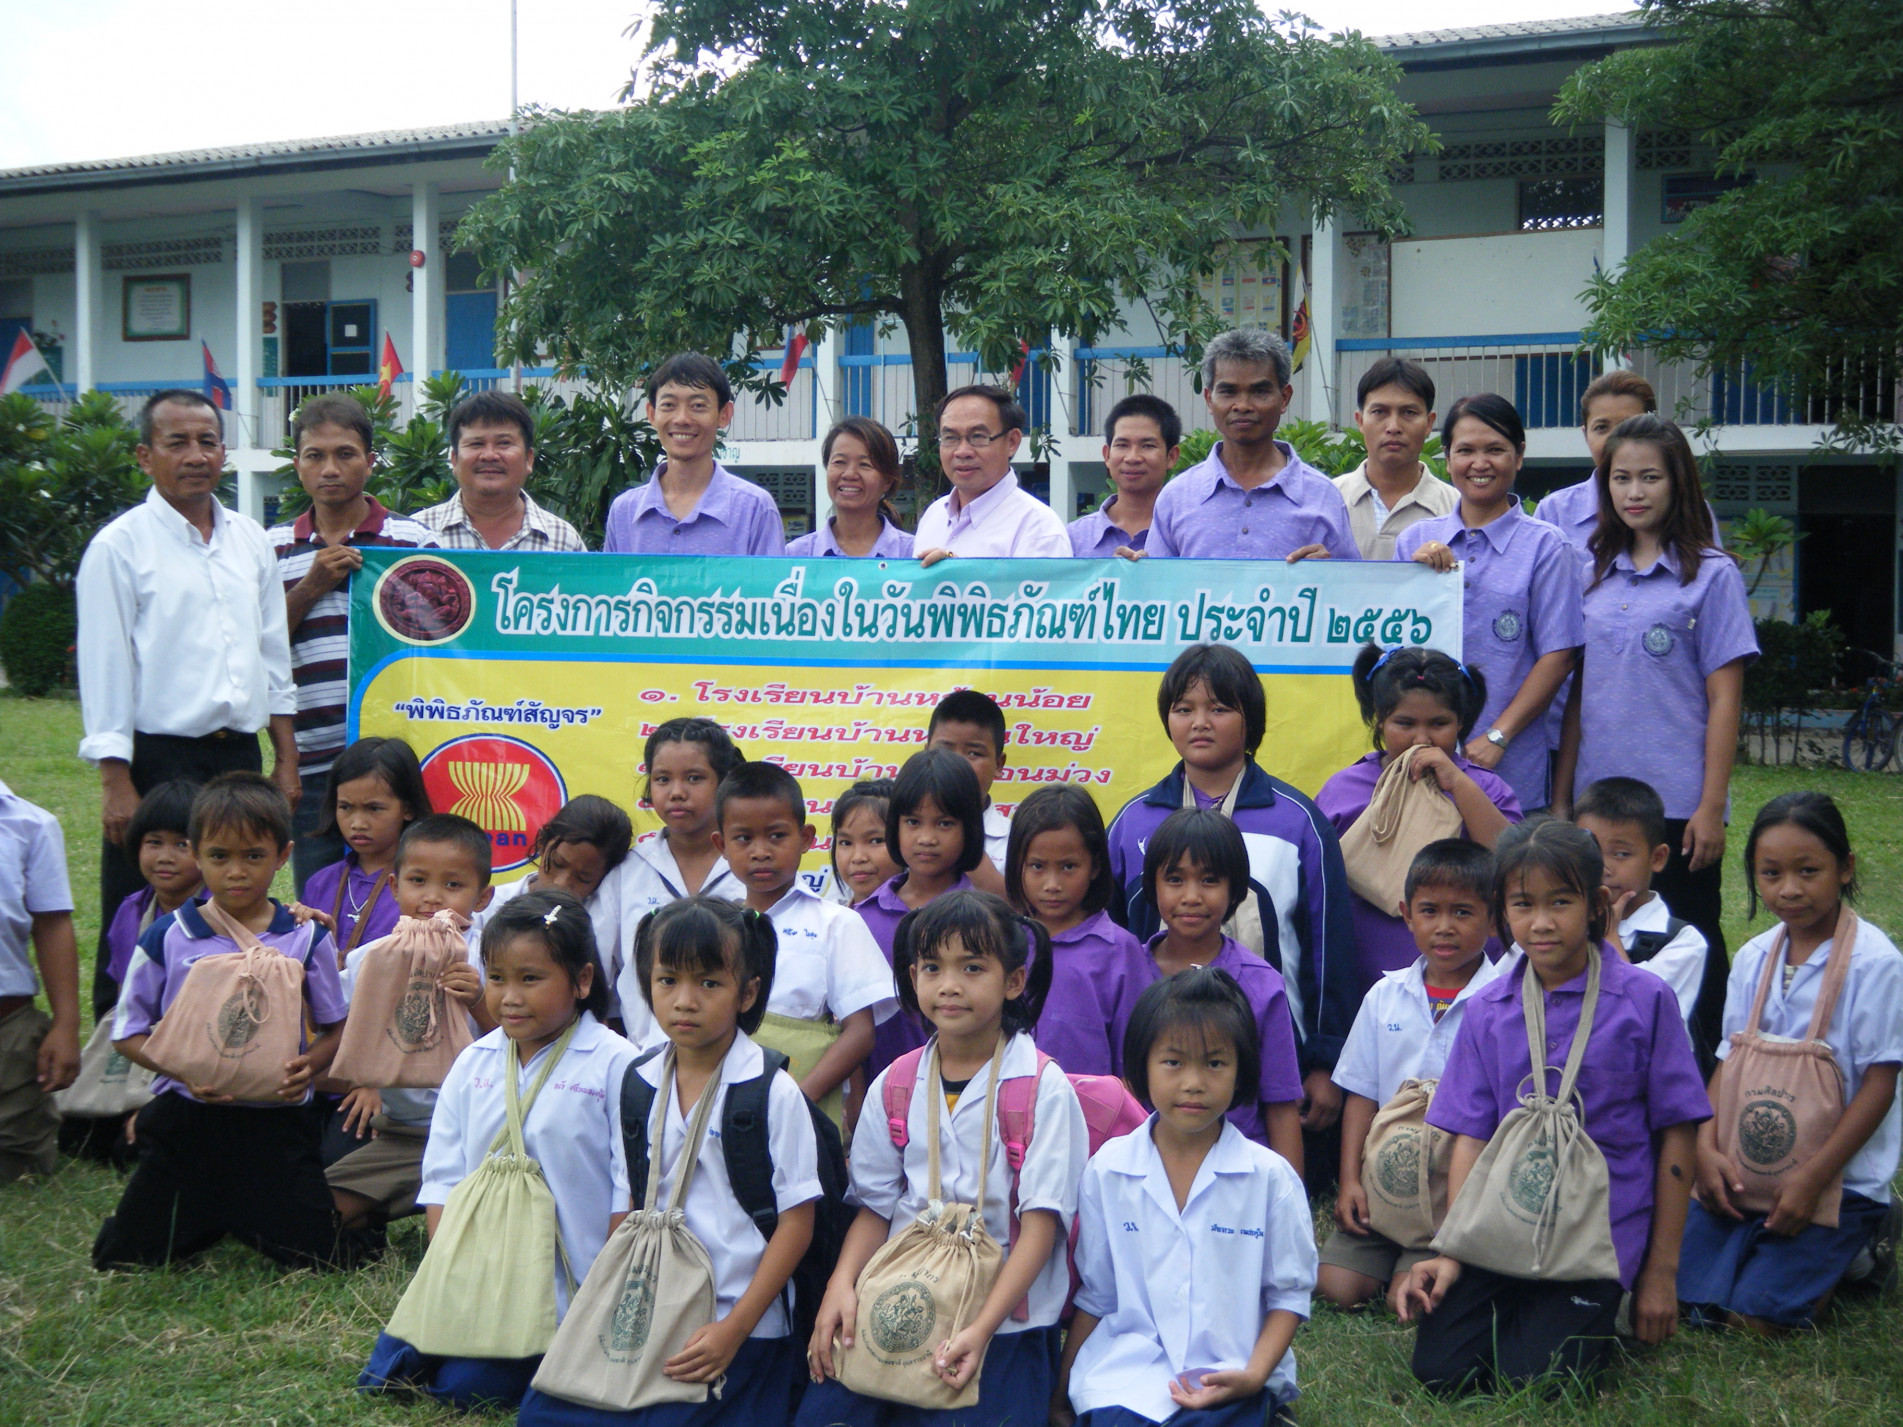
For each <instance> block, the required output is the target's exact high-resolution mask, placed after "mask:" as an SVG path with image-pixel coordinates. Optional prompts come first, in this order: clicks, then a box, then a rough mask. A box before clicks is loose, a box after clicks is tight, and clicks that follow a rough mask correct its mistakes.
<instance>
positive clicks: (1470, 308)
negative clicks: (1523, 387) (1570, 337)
mask: <svg viewBox="0 0 1903 1427" xmlns="http://www.w3.org/2000/svg"><path fill="white" fill-rule="evenodd" d="M1599 252H1600V232H1599V230H1598V229H1597V228H1576V229H1569V230H1563V231H1560V232H1552V233H1503V234H1498V235H1495V236H1492V237H1484V238H1429V239H1425V240H1422V239H1412V240H1409V241H1406V242H1400V243H1396V244H1394V245H1393V249H1392V261H1393V273H1394V287H1393V303H1394V306H1393V335H1394V336H1396V337H1453V336H1460V337H1483V336H1495V335H1506V334H1510V333H1525V332H1576V331H1578V330H1579V327H1580V324H1581V323H1582V322H1583V321H1584V320H1585V318H1586V307H1585V304H1584V303H1583V302H1581V301H1580V299H1579V294H1580V293H1581V292H1582V291H1583V290H1584V289H1585V286H1586V284H1587V283H1588V282H1589V281H1590V280H1591V278H1592V273H1593V263H1594V261H1595V260H1596V259H1597V258H1598V256H1599Z"/></svg>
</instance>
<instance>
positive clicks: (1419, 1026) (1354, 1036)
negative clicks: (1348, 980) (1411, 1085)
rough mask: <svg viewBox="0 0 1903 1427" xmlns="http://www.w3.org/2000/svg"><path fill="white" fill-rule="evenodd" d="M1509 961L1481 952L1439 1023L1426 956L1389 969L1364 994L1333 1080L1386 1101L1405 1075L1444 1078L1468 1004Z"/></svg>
mask: <svg viewBox="0 0 1903 1427" xmlns="http://www.w3.org/2000/svg"><path fill="white" fill-rule="evenodd" d="M1506 961H1507V958H1506V957H1504V956H1503V957H1501V958H1500V960H1499V961H1498V962H1492V961H1488V960H1487V958H1486V956H1485V955H1484V954H1483V955H1482V956H1481V958H1480V964H1479V965H1478V966H1477V967H1475V968H1474V974H1473V979H1472V980H1471V981H1469V982H1468V983H1467V984H1466V985H1465V986H1463V987H1461V988H1460V994H1459V995H1458V996H1456V997H1454V1004H1453V1005H1451V1006H1449V1007H1448V1008H1447V1010H1446V1012H1445V1014H1443V1015H1442V1016H1441V1018H1440V1020H1439V1021H1438V1022H1436V1021H1435V1019H1434V1008H1433V1006H1432V1005H1431V1004H1429V1002H1428V999H1427V958H1425V957H1417V958H1415V961H1414V964H1413V965H1412V966H1404V967H1402V968H1401V969H1400V970H1398V971H1389V972H1387V973H1385V974H1384V975H1383V976H1382V977H1381V979H1380V980H1379V981H1377V982H1375V983H1374V985H1372V986H1370V987H1369V988H1368V994H1367V995H1365V996H1363V997H1362V998H1361V1009H1360V1010H1359V1011H1357V1012H1356V1013H1355V1023H1354V1025H1353V1026H1351V1027H1350V1028H1349V1030H1348V1039H1347V1040H1345V1041H1343V1042H1342V1045H1341V1056H1340V1058H1339V1059H1337V1060H1336V1061H1335V1070H1334V1074H1333V1077H1332V1078H1333V1080H1334V1082H1335V1084H1337V1085H1339V1086H1340V1087H1341V1088H1342V1089H1343V1090H1346V1091H1347V1092H1348V1093H1349V1094H1350V1095H1359V1096H1361V1097H1362V1098H1363V1099H1366V1100H1372V1101H1374V1103H1375V1104H1377V1105H1385V1104H1387V1103H1388V1101H1390V1100H1392V1099H1393V1098H1394V1092H1395V1091H1397V1090H1399V1089H1400V1088H1401V1082H1402V1081H1403V1080H1438V1079H1440V1073H1441V1071H1442V1070H1444V1069H1445V1068H1446V1066H1447V1052H1448V1051H1450V1050H1452V1049H1453V1045H1454V1035H1455V1033H1456V1032H1458V1031H1459V1030H1460V1023H1461V1021H1462V1020H1464V1019H1465V1018H1466V1010H1467V1003H1468V1002H1469V1001H1471V1000H1472V999H1473V998H1474V996H1475V995H1476V994H1477V993H1479V992H1480V991H1482V990H1484V989H1485V988H1486V987H1487V985H1488V983H1489V982H1492V981H1494V980H1496V979H1498V978H1499V977H1500V975H1501V974H1502V973H1503V971H1504V969H1505V963H1506Z"/></svg>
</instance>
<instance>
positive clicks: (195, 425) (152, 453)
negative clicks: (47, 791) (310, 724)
mask: <svg viewBox="0 0 1903 1427" xmlns="http://www.w3.org/2000/svg"><path fill="white" fill-rule="evenodd" d="M138 459H139V468H140V469H141V470H143V471H144V472H145V473H146V475H148V476H150V477H151V479H152V489H151V491H150V492H149V493H148V494H147V496H146V498H145V501H144V503H143V504H141V505H138V506H135V507H134V508H133V509H131V510H129V511H127V512H126V513H125V514H123V515H121V516H119V517H118V518H117V519H115V520H113V521H112V522H111V523H110V524H108V525H107V526H106V527H105V528H104V529H103V530H101V531H100V532H99V533H98V534H97V535H95V536H94V537H93V539H92V543H91V544H89V545H88V546H87V547H86V553H85V555H84V556H83V557H82V558H81V560H80V562H79V582H78V585H79V589H78V593H79V702H80V713H81V717H82V719H83V721H84V724H85V737H84V738H82V739H81V740H80V744H79V756H80V757H81V758H85V759H87V760H89V761H91V762H93V763H95V764H97V765H98V767H99V782H100V789H101V793H102V795H103V798H102V802H103V807H102V810H101V811H102V816H101V821H102V823H103V825H104V831H105V846H104V847H103V849H102V850H101V862H100V871H99V896H100V910H101V916H100V922H99V925H100V927H101V929H102V930H101V934H100V939H99V950H98V964H99V967H100V968H101V974H100V975H98V976H97V977H96V979H95V982H94V988H95V989H94V1010H95V1012H96V1013H98V1014H104V1012H105V1011H107V1010H110V1009H111V1006H112V996H113V991H114V986H113V982H112V979H111V978H110V977H108V976H106V975H104V974H103V968H104V967H105V965H106V961H107V956H108V952H107V947H106V940H105V933H104V928H105V927H107V926H108V925H109V924H110V923H111V921H112V914H113V913H114V912H116V911H117V910H118V908H119V903H120V902H122V901H124V900H125V899H126V898H127V897H128V896H130V895H131V894H132V893H133V892H136V891H137V890H138V889H139V888H140V886H142V885H143V884H142V882H141V879H140V877H139V869H138V867H137V866H136V865H134V864H133V863H131V862H130V861H128V860H127V858H126V857H125V855H124V853H123V852H122V851H121V849H120V846H119V843H120V839H121V838H122V837H123V836H124V835H125V829H126V823H127V821H128V820H129V819H130V818H131V816H132V814H133V812H134V811H135V810H136V809H137V808H138V806H139V799H140V798H141V797H143V796H144V795H145V793H146V792H147V790H149V789H150V788H152V787H153V786H155V785H156V784H159V783H163V782H165V781H167V780H168V779H172V778H189V779H192V780H195V781H198V782H203V781H206V780H207V779H210V778H213V777H215V776H217V775H218V774H220V773H227V772H231V771H234V770H238V769H244V770H249V771H251V772H261V771H262V769H263V762H264V760H263V757H262V755H261V753H260V752H259V749H258V732H259V730H260V729H263V728H265V727H267V726H268V727H269V729H270V735H271V749H272V755H273V759H274V767H273V770H272V780H273V781H274V782H275V783H276V784H277V786H278V788H279V790H280V791H282V792H283V794H284V796H285V798H286V799H287V800H288V801H289V802H290V803H291V805H292V806H293V807H295V806H296V804H297V801H298V797H299V794H300V792H301V791H302V790H301V787H300V784H299V782H298V776H297V742H296V737H295V734H294V732H293V722H294V718H293V716H294V715H295V714H296V712H297V690H296V686H295V685H294V684H293V683H292V682H291V647H290V640H289V636H288V634H287V632H286V624H285V612H284V586H283V585H282V583H280V581H279V578H278V564H277V556H276V554H275V553H274V552H273V550H272V548H271V545H270V542H269V541H268V540H266V538H265V534H264V530H263V528H262V527H261V526H259V525H258V523H257V522H256V521H254V520H252V519H250V518H249V517H248V516H243V515H239V514H238V513H237V512H236V511H232V510H227V509H226V508H225V507H224V506H222V505H220V504H219V503H218V498H217V490H218V482H219V480H220V479H221V478H222V476H223V474H224V469H225V438H224V422H223V420H222V418H221V417H220V416H219V414H218V411H217V409H216V408H215V407H213V406H212V404H211V403H210V402H209V401H207V400H206V399H205V398H204V397H203V396H201V395H200V394H199V393H197V392H195V391H187V390H184V389H177V390H172V391H162V392H158V393H157V394H155V395H154V396H152V397H151V398H150V399H149V400H148V401H147V402H146V403H145V406H144V407H143V408H142V409H141V410H140V412H139V446H138ZM102 1000H103V1002H104V1004H103V1005H102V1004H100V1003H101V1001H102Z"/></svg>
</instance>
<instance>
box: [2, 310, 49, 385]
mask: <svg viewBox="0 0 1903 1427" xmlns="http://www.w3.org/2000/svg"><path fill="white" fill-rule="evenodd" d="M37 372H45V373H46V375H47V379H48V380H51V379H52V376H53V369H52V368H51V367H49V366H47V365H46V358H45V357H44V356H43V355H41V353H40V349H39V348H38V347H36V346H34V345H33V338H32V336H31V335H30V334H29V333H28V332H27V330H26V328H24V327H22V328H21V329H20V331H19V335H17V336H16V337H15V338H14V339H13V350H12V351H11V352H9V353H8V354H7V364H6V366H5V368H3V369H0V396H5V395H6V394H7V393H8V392H15V391H18V390H19V389H20V388H21V387H23V386H25V385H26V384H27V382H28V380H29V379H30V378H31V377H32V376H33V375H34V374H35V373H37Z"/></svg>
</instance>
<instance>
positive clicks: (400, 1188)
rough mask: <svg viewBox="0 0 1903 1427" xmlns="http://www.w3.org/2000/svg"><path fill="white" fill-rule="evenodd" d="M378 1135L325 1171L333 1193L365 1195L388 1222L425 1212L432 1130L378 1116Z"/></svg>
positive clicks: (375, 1125)
mask: <svg viewBox="0 0 1903 1427" xmlns="http://www.w3.org/2000/svg"><path fill="white" fill-rule="evenodd" d="M370 1123H371V1128H373V1129H374V1130H375V1131H376V1132H377V1137H376V1138H375V1139H374V1140H365V1141H364V1143H363V1147H362V1148H361V1149H354V1150H352V1151H351V1152H350V1153H349V1154H347V1155H345V1156H344V1157H343V1158H342V1159H340V1160H338V1161H337V1162H336V1163H335V1164H333V1165H331V1167H330V1168H329V1169H327V1170H325V1171H324V1179H325V1182H326V1183H328V1184H329V1185H330V1187H331V1188H332V1189H342V1190H346V1191H348V1192H349V1193H351V1194H359V1195H362V1196H363V1197H364V1198H365V1199H368V1200H370V1201H371V1202H372V1203H374V1204H376V1205H377V1206H378V1208H379V1210H380V1211H381V1212H382V1213H383V1214H384V1216H385V1217H386V1218H390V1219H406V1218H408V1217H409V1216H410V1215H412V1214H418V1213H421V1212H422V1211H421V1210H420V1209H418V1208H417V1205H416V1196H417V1192H418V1191H419V1190H421V1189H422V1187H423V1146H424V1144H425V1143H427V1142H428V1140H429V1130H428V1129H427V1128H426V1127H424V1126H422V1125H399V1124H397V1123H395V1122H394V1121H392V1120H387V1119H385V1118H384V1117H383V1116H382V1115H378V1116H377V1117H376V1118H375V1119H374V1120H372V1121H371V1122H370Z"/></svg>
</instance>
